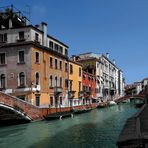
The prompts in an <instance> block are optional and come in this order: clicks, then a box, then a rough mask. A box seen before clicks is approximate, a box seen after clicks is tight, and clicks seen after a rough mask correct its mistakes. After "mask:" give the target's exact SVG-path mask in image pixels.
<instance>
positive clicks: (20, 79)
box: [19, 72, 25, 86]
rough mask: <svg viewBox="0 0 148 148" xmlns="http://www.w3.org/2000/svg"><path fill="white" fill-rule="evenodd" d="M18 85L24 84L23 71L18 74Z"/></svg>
mask: <svg viewBox="0 0 148 148" xmlns="http://www.w3.org/2000/svg"><path fill="white" fill-rule="evenodd" d="M19 85H20V86H25V74H24V72H21V73H20V74H19Z"/></svg>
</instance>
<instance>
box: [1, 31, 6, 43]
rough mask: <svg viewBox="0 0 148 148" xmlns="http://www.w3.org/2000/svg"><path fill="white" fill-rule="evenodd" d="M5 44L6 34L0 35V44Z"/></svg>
mask: <svg viewBox="0 0 148 148" xmlns="http://www.w3.org/2000/svg"><path fill="white" fill-rule="evenodd" d="M3 42H7V33H5V34H0V43H3Z"/></svg>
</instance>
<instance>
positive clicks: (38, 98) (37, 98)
mask: <svg viewBox="0 0 148 148" xmlns="http://www.w3.org/2000/svg"><path fill="white" fill-rule="evenodd" d="M36 106H40V95H36Z"/></svg>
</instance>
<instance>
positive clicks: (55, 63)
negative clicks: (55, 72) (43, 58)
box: [55, 59, 58, 69]
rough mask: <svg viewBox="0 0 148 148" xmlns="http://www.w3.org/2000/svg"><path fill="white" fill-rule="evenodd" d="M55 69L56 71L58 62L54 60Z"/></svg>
mask: <svg viewBox="0 0 148 148" xmlns="http://www.w3.org/2000/svg"><path fill="white" fill-rule="evenodd" d="M55 69H58V60H57V59H55Z"/></svg>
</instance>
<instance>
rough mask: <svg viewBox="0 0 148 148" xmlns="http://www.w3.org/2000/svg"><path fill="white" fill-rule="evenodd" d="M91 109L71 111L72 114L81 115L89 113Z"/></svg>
mask: <svg viewBox="0 0 148 148" xmlns="http://www.w3.org/2000/svg"><path fill="white" fill-rule="evenodd" d="M91 110H92V108H84V109H73V113H74V114H82V113H87V112H89V111H91Z"/></svg>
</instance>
